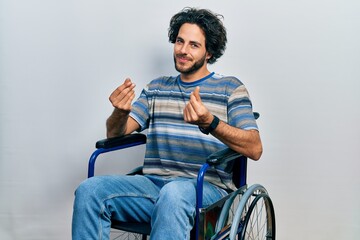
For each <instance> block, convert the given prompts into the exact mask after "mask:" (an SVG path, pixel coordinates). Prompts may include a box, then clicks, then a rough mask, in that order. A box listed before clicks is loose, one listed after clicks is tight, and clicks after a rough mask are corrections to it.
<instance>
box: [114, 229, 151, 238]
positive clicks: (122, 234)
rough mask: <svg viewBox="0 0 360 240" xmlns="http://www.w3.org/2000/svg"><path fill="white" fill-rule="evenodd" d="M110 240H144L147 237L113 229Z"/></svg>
mask: <svg viewBox="0 0 360 240" xmlns="http://www.w3.org/2000/svg"><path fill="white" fill-rule="evenodd" d="M110 239H112V240H144V239H147V237H146V236H143V235H142V234H138V233H131V232H125V231H121V230H116V229H111V231H110Z"/></svg>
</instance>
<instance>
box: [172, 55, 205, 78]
mask: <svg viewBox="0 0 360 240" xmlns="http://www.w3.org/2000/svg"><path fill="white" fill-rule="evenodd" d="M205 62H206V54H205V55H204V57H203V58H201V59H199V60H198V61H196V62H195V63H194V64H193V65H192V66H190V67H188V68H184V67H182V66H178V64H177V62H176V57H175V56H174V63H175V69H176V71H178V72H180V73H182V74H192V73H194V72H196V71H197V70H199V69H200V68H201V67H202V66H204V64H205Z"/></svg>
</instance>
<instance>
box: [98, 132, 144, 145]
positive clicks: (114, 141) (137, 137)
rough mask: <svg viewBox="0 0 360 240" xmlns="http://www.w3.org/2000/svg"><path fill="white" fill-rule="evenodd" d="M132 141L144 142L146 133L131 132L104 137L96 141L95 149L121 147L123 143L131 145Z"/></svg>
mask: <svg viewBox="0 0 360 240" xmlns="http://www.w3.org/2000/svg"><path fill="white" fill-rule="evenodd" d="M134 143H146V135H144V134H142V133H133V134H129V135H125V136H121V137H113V138H106V139H102V140H100V141H97V142H96V145H95V147H96V148H97V149H99V148H104V149H109V148H114V147H121V146H125V145H129V144H130V145H131V144H134Z"/></svg>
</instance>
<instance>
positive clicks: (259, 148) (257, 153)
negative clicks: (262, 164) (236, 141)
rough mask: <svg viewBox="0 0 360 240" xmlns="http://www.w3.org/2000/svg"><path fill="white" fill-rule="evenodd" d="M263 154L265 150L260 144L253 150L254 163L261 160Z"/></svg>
mask: <svg viewBox="0 0 360 240" xmlns="http://www.w3.org/2000/svg"><path fill="white" fill-rule="evenodd" d="M262 153H263V148H262V146H261V144H260V145H259V146H257V147H256V148H255V149H254V150H253V152H252V154H251V156H250V158H251V159H252V160H254V161H258V160H259V159H260V158H261V155H262Z"/></svg>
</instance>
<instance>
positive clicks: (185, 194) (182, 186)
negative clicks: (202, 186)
mask: <svg viewBox="0 0 360 240" xmlns="http://www.w3.org/2000/svg"><path fill="white" fill-rule="evenodd" d="M158 201H161V202H166V203H167V204H171V205H170V207H171V206H173V207H176V206H179V205H183V204H188V205H191V206H195V202H196V186H195V184H194V183H193V182H191V181H173V182H170V183H168V184H166V185H165V186H164V187H163V188H162V189H161V191H160V195H159V199H158Z"/></svg>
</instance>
